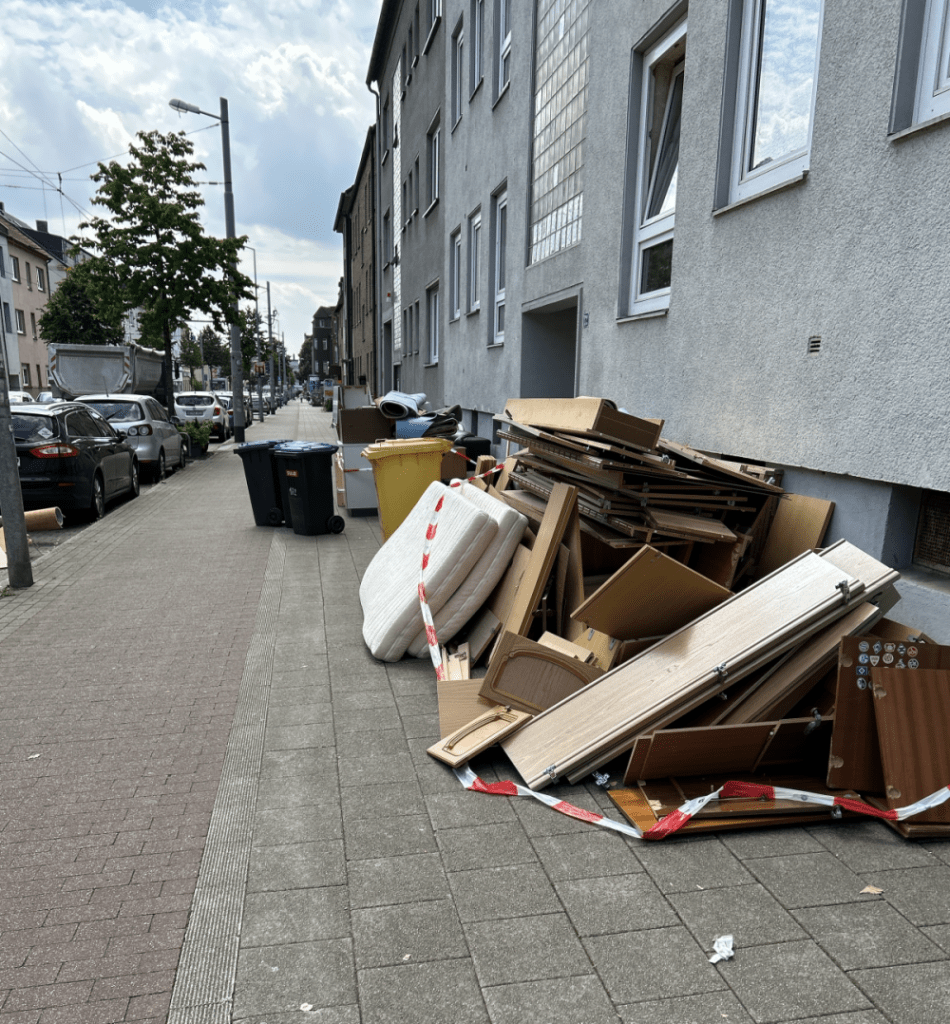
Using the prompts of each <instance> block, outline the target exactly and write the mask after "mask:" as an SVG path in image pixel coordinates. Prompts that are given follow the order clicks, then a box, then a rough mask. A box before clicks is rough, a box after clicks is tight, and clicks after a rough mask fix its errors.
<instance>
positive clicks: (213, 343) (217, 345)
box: [198, 327, 231, 377]
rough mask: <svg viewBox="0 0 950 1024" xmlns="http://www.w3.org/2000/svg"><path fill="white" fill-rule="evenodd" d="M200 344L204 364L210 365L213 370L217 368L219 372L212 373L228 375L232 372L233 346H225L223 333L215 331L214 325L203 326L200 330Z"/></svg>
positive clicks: (213, 374)
mask: <svg viewBox="0 0 950 1024" xmlns="http://www.w3.org/2000/svg"><path fill="white" fill-rule="evenodd" d="M198 345H199V347H200V348H201V352H202V354H203V355H204V365H205V366H210V367H211V368H212V370H214V368H217V370H218V373H217V374H216V373H212V376H213V377H216V376H219V375H220V376H222V377H228V376H230V374H231V346H230V343H228V345H227V346H225V344H224V342H223V341H222V340H221V335H220V334H217V333H215V331H214V328H212V327H203V328H202V329H201V330H200V331H199V332H198Z"/></svg>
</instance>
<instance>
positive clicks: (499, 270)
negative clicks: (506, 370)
mask: <svg viewBox="0 0 950 1024" xmlns="http://www.w3.org/2000/svg"><path fill="white" fill-rule="evenodd" d="M494 220H495V224H494V227H495V239H494V247H493V248H494V256H495V258H494V261H493V274H492V277H493V284H494V292H495V300H494V306H493V316H492V344H493V345H503V344H504V342H505V319H506V312H507V311H506V309H505V288H506V284H507V280H506V279H507V276H508V261H507V258H506V255H507V253H506V250H507V247H508V246H507V242H508V190H507V189H505V190H504V191H502V192H499V193H498V194H497V195H496V196H495V218H494ZM499 323H500V328H499Z"/></svg>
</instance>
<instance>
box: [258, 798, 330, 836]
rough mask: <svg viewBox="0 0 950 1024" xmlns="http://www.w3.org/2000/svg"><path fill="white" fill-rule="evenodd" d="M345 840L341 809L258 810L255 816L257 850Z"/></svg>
mask: <svg viewBox="0 0 950 1024" xmlns="http://www.w3.org/2000/svg"><path fill="white" fill-rule="evenodd" d="M341 836H342V826H341V824H340V809H339V805H337V806H336V809H335V811H334V808H333V807H332V805H328V806H319V805H316V804H309V805H304V806H296V807H292V808H287V807H273V808H267V807H258V809H257V813H256V814H255V815H254V833H253V837H252V840H251V841H252V843H253V845H254V846H285V845H287V844H290V843H309V842H313V841H314V840H323V839H339V838H340V837H341Z"/></svg>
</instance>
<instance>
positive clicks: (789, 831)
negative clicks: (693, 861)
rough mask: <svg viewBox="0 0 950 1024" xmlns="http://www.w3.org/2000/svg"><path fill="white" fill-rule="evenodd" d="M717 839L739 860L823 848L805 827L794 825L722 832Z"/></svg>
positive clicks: (779, 855) (808, 851)
mask: <svg viewBox="0 0 950 1024" xmlns="http://www.w3.org/2000/svg"><path fill="white" fill-rule="evenodd" d="M719 840H720V842H721V843H722V845H723V846H725V847H726V849H727V850H731V851H732V852H733V853H734V854H735V855H736V856H737V857H738V858H739V859H740V860H746V859H748V858H751V857H787V856H788V855H789V854H790V853H821V851H822V850H823V849H824V847H823V846H822V845H821V843H819V842H818V840H817V839H816V838H815V837H814V836H813V835H811V833H810V832H808V830H807V829H804V828H801V827H798V828H796V827H795V826H788V827H785V828H755V829H750V830H749V831H748V832H723V833H722V835H720V836H719Z"/></svg>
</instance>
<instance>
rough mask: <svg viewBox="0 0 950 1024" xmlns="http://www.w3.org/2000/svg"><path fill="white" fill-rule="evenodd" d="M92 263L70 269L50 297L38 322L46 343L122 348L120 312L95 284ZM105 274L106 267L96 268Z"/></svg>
mask: <svg viewBox="0 0 950 1024" xmlns="http://www.w3.org/2000/svg"><path fill="white" fill-rule="evenodd" d="M95 263H96V261H95V260H87V261H86V262H84V263H79V264H77V265H76V266H74V267H70V268H69V269H68V270H67V271H66V277H65V279H64V280H63V281H62V282H60V285H59V287H58V288H57V289H56V291H54V292H53V294H52V295H51V296H50V297H49V300H48V301H47V303H46V308H45V309H44V310H43V314H42V316H41V317H40V319H39V328H40V336H41V337H42V338H43V340H44V341H45V342H46V343H47V344H49V343H50V342H54V343H56V344H72V345H121V344H122V341H123V339H124V334H123V330H122V309H121V306H120V305H119V304H117V303H115V302H110V301H109V298H110V296H111V294H112V292H111V289H107V290H106V292H105V294H103V290H102V289H101V288H100V287H99V286H98V285H97V274H96V270H97V268H95V267H94V264H95ZM98 270H99V273H100V274H101V273H106V272H107V268H98Z"/></svg>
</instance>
